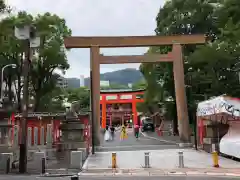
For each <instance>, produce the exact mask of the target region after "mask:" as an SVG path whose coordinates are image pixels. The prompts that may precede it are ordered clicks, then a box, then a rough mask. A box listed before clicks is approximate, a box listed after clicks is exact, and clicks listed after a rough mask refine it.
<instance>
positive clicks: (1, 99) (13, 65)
mask: <svg viewBox="0 0 240 180" xmlns="http://www.w3.org/2000/svg"><path fill="white" fill-rule="evenodd" d="M10 66H11V67H12V68H16V67H17V65H16V64H7V65H5V66H3V68H2V74H1V98H0V101H1V103H2V102H3V93H4V91H3V75H4V70H5V69H6V68H7V67H10Z"/></svg>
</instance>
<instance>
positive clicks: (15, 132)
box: [13, 125, 19, 146]
mask: <svg viewBox="0 0 240 180" xmlns="http://www.w3.org/2000/svg"><path fill="white" fill-rule="evenodd" d="M18 131H19V127H18V125H15V126H14V142H13V144H14V146H18V140H19V135H18V134H19V133H18Z"/></svg>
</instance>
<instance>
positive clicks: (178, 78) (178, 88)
mask: <svg viewBox="0 0 240 180" xmlns="http://www.w3.org/2000/svg"><path fill="white" fill-rule="evenodd" d="M172 55H173V76H174V85H175V94H176V106H177V117H178V131H179V137H180V138H181V141H182V142H190V132H189V130H190V129H189V117H188V107H187V97H186V91H185V82H184V61H183V53H182V46H181V44H173V47H172Z"/></svg>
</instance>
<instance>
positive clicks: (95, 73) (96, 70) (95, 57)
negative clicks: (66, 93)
mask: <svg viewBox="0 0 240 180" xmlns="http://www.w3.org/2000/svg"><path fill="white" fill-rule="evenodd" d="M90 51H91V60H90V73H91V75H92V87H91V91H92V93H91V94H92V96H93V97H91V98H92V103H93V104H92V107H93V109H92V111H93V117H91V118H92V119H93V126H94V134H93V138H94V141H95V146H99V145H100V62H99V52H100V49H99V47H98V46H92V47H91V49H90Z"/></svg>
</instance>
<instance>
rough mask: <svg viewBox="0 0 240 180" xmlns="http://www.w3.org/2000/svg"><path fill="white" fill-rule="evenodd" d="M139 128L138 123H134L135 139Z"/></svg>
mask: <svg viewBox="0 0 240 180" xmlns="http://www.w3.org/2000/svg"><path fill="white" fill-rule="evenodd" d="M139 129H140V126H139V125H138V124H136V125H135V127H134V133H135V137H136V138H137V139H138V137H139Z"/></svg>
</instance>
